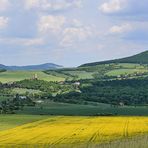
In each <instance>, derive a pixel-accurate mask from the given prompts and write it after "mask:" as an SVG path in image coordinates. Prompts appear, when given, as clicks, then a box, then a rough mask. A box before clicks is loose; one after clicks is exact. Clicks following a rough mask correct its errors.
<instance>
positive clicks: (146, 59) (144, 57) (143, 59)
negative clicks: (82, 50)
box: [80, 51, 148, 67]
mask: <svg viewBox="0 0 148 148" xmlns="http://www.w3.org/2000/svg"><path fill="white" fill-rule="evenodd" d="M111 63H135V64H136V63H137V64H148V51H145V52H142V53H139V54H136V55H134V56H130V57H126V58H121V59H115V60H108V61H101V62H95V63H88V64H84V65H81V66H80V67H86V66H95V65H100V64H111Z"/></svg>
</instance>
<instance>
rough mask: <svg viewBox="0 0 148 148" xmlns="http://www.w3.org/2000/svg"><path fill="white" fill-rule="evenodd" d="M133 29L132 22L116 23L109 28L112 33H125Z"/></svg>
mask: <svg viewBox="0 0 148 148" xmlns="http://www.w3.org/2000/svg"><path fill="white" fill-rule="evenodd" d="M131 29H132V26H131V25H130V24H123V25H115V26H112V27H111V28H110V30H109V32H110V33H124V32H128V31H130V30H131Z"/></svg>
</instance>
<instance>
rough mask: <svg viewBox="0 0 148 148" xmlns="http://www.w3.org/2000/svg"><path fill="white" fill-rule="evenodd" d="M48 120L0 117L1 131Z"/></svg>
mask: <svg viewBox="0 0 148 148" xmlns="http://www.w3.org/2000/svg"><path fill="white" fill-rule="evenodd" d="M45 118H47V117H46V116H32V115H0V131H2V130H7V129H10V128H14V127H17V126H20V125H23V124H26V123H31V122H35V121H38V120H42V119H45Z"/></svg>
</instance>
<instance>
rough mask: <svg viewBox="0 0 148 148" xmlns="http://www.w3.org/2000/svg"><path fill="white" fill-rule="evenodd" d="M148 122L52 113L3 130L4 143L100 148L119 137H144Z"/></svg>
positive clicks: (21, 146)
mask: <svg viewBox="0 0 148 148" xmlns="http://www.w3.org/2000/svg"><path fill="white" fill-rule="evenodd" d="M0 123H1V121H0ZM8 123H9V122H8ZM147 123H148V118H147V117H88V116H85V117H81V116H76V117H70V116H68V117H65V116H52V117H49V118H46V119H43V120H39V121H36V122H32V123H27V124H24V125H21V126H17V127H14V128H12V129H8V130H3V131H0V146H1V147H5V146H8V147H9V146H10V147H12V146H13V147H15V148H17V147H18V148H24V147H28V148H33V147H38V148H44V147H45V148H46V147H50V146H51V147H65V146H66V147H95V146H96V147H98V146H99V145H100V146H101V145H102V144H104V143H106V144H107V143H111V142H112V141H116V140H117V141H118V140H120V142H121V143H122V142H123V141H122V140H124V139H128V138H132V137H134V136H144V135H145V134H147V133H148V124H147ZM10 124H11V123H10ZM139 125H140V126H139ZM113 144H115V143H113ZM125 144H126V142H125ZM133 144H134V143H133ZM143 145H146V143H143ZM147 146H148V144H147ZM102 147H103V145H102Z"/></svg>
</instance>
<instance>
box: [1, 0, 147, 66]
mask: <svg viewBox="0 0 148 148" xmlns="http://www.w3.org/2000/svg"><path fill="white" fill-rule="evenodd" d="M147 14H148V1H147V0H141V1H136V0H21V1H20V0H0V63H1V64H6V65H28V64H41V63H46V62H47V63H48V62H53V63H56V64H60V65H64V66H67V67H70V66H78V65H81V64H83V63H88V62H94V61H102V60H107V59H114V58H119V57H125V56H129V55H133V54H136V53H139V52H142V51H145V50H147V49H148V42H147V40H148V15H147Z"/></svg>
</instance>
